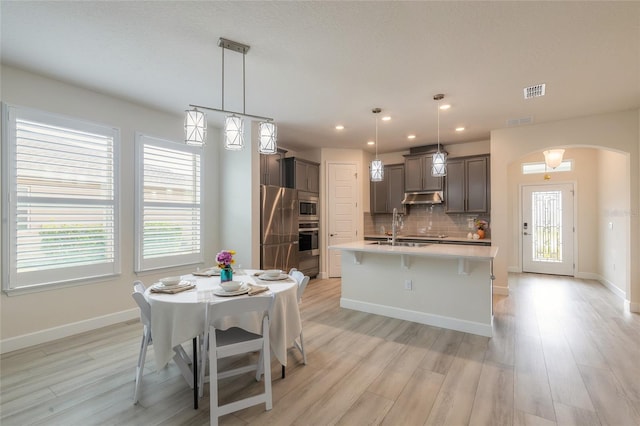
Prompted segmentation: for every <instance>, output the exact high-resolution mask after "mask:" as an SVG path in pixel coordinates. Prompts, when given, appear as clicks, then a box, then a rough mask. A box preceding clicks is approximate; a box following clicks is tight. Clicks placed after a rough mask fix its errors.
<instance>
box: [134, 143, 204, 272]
mask: <svg viewBox="0 0 640 426" xmlns="http://www.w3.org/2000/svg"><path fill="white" fill-rule="evenodd" d="M200 152H201V150H200V149H199V148H197V147H192V146H188V145H185V144H182V143H176V142H171V141H166V140H162V139H157V138H154V137H151V136H147V135H144V134H141V133H138V134H137V135H136V153H137V161H136V164H137V168H138V170H137V185H136V199H137V210H138V213H137V214H136V252H137V253H136V259H137V265H136V271H145V270H152V269H159V268H166V267H170V266H179V265H188V264H194V263H200V262H202V259H203V256H202V249H201V240H202V226H201V198H202V194H201V179H200V173H201V167H200V162H201V158H200V157H201V155H200Z"/></svg>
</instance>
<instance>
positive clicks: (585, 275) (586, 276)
mask: <svg viewBox="0 0 640 426" xmlns="http://www.w3.org/2000/svg"><path fill="white" fill-rule="evenodd" d="M575 277H576V278H580V279H581V280H596V281H600V282H602V277H601V276H600V275H598V274H596V273H594V272H576V274H575Z"/></svg>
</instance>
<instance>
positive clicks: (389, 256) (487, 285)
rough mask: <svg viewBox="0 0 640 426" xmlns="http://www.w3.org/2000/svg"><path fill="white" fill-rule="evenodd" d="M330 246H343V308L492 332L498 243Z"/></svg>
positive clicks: (341, 300)
mask: <svg viewBox="0 0 640 426" xmlns="http://www.w3.org/2000/svg"><path fill="white" fill-rule="evenodd" d="M329 249H330V250H341V251H342V256H341V260H342V265H341V268H342V295H341V298H340V306H341V307H343V308H347V309H353V310H357V311H362V312H368V313H373V314H378V315H384V316H387V317H391V318H398V319H402V320H408V321H413V322H418V323H422V324H428V325H433V326H436V327H442V328H449V329H453V330H458V331H463V332H466V333H473V334H478V335H481V336H488V337H491V336H492V334H493V330H492V325H493V309H492V308H493V305H492V303H493V302H492V295H493V290H492V285H493V259H494V258H495V257H496V254H497V252H498V248H497V247H495V246H469V245H455V244H446V245H445V244H420V245H418V246H415V245H414V246H402V245H395V246H392V245H386V244H380V243H378V242H371V241H355V242H351V243H345V244H339V245H335V246H330V247H329Z"/></svg>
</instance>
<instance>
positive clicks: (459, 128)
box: [456, 127, 464, 132]
mask: <svg viewBox="0 0 640 426" xmlns="http://www.w3.org/2000/svg"><path fill="white" fill-rule="evenodd" d="M463 131H464V127H456V132H463Z"/></svg>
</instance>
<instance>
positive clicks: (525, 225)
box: [521, 183, 574, 276]
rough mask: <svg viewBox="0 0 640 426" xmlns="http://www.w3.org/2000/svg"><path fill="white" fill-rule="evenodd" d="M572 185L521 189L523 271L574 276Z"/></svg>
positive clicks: (537, 186)
mask: <svg viewBox="0 0 640 426" xmlns="http://www.w3.org/2000/svg"><path fill="white" fill-rule="evenodd" d="M573 194H574V191H573V184H570V183H566V184H548V185H525V186H523V187H522V213H523V215H522V216H523V219H522V224H521V230H522V271H523V272H536V273H541V274H555V275H570V276H573V274H574V266H573V264H574V259H573V239H574V223H573V220H574V217H573V202H574V201H573Z"/></svg>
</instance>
